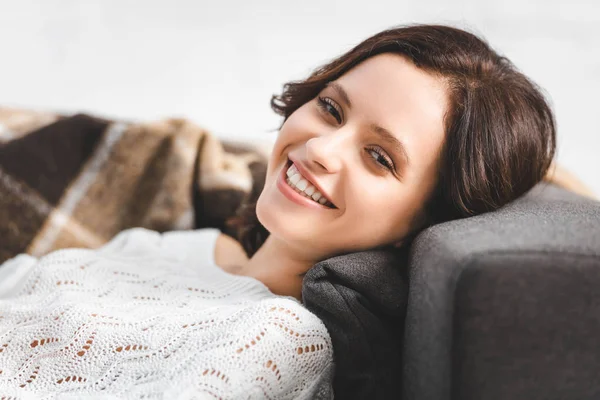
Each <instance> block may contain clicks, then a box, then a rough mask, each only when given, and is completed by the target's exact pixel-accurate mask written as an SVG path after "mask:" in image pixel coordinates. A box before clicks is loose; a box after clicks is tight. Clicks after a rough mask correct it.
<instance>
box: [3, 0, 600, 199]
mask: <svg viewBox="0 0 600 400" xmlns="http://www.w3.org/2000/svg"><path fill="white" fill-rule="evenodd" d="M413 22H421V23H443V24H451V25H453V26H457V27H459V28H462V29H467V30H469V31H471V32H473V33H475V34H477V35H480V36H482V37H483V38H485V39H486V40H487V41H488V42H489V43H490V44H491V45H492V47H493V48H494V49H496V50H497V51H498V52H500V53H501V54H503V55H505V56H507V57H508V58H510V59H511V60H512V61H513V62H514V63H515V64H516V66H517V67H518V68H519V69H520V70H521V71H523V72H524V73H525V74H526V75H528V76H529V77H530V78H532V80H533V81H535V82H536V83H537V84H538V85H540V86H541V87H542V88H543V89H544V92H545V94H546V95H547V97H548V98H549V100H550V103H551V105H552V107H553V109H554V111H555V113H556V118H557V122H558V136H559V139H558V154H557V160H558V162H559V164H562V165H563V166H565V167H566V168H567V169H568V170H570V171H572V172H573V173H575V174H576V175H577V176H578V177H579V178H580V179H581V180H582V181H583V182H584V183H586V184H587V185H589V186H590V187H591V188H592V190H593V191H594V192H595V193H596V194H599V195H600V159H599V158H598V157H597V153H598V151H599V149H600V110H599V108H600V99H599V98H600V1H599V0H572V1H560V0H529V1H523V0H504V1H497V0H449V1H441V0H440V1H437V0H436V1H434V0H420V1H405V0H394V1H391V0H390V1H387V0H369V1H348V0H344V1H337V0H336V1H325V0H302V1H281V0H277V1H276V0H256V1H242V0H239V1H218V2H217V1H198V0H169V1H166V0H145V1H133V0H19V1H15V0H12V1H8V0H0V54H1V55H2V57H1V64H0V71H1V73H0V105H2V106H15V107H28V108H34V109H38V110H48V111H59V112H64V113H68V114H71V113H74V112H87V113H92V114H95V115H98V116H104V117H109V118H125V119H129V120H155V119H160V118H164V117H174V116H176V117H185V118H189V119H191V120H193V121H194V122H195V123H197V124H199V125H201V126H203V127H205V128H207V129H209V130H210V131H211V132H213V133H214V134H216V135H218V136H219V137H223V138H233V139H243V140H254V139H258V140H266V141H271V142H272V141H273V140H274V138H275V136H276V134H277V130H276V129H277V127H278V126H279V124H280V122H281V117H279V116H277V115H276V114H275V113H273V111H272V110H271V108H270V105H269V101H270V99H271V95H273V94H275V93H279V92H280V91H281V88H282V85H283V84H284V83H285V82H288V81H290V80H295V79H302V78H304V77H306V76H307V75H308V74H309V73H310V72H311V71H312V70H313V69H315V68H316V67H318V66H320V65H321V64H323V63H325V62H327V61H329V60H330V59H332V58H334V57H336V56H338V55H340V54H342V53H343V52H345V51H347V50H349V49H350V48H352V47H353V46H354V45H356V44H358V43H359V42H360V41H362V40H363V39H366V38H367V37H368V36H370V35H372V34H374V33H377V32H378V31H380V30H383V29H386V28H390V27H392V26H395V25H400V24H404V23H413Z"/></svg>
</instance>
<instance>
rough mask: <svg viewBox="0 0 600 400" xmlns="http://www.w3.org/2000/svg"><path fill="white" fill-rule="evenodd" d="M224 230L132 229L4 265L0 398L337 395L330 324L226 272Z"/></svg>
mask: <svg viewBox="0 0 600 400" xmlns="http://www.w3.org/2000/svg"><path fill="white" fill-rule="evenodd" d="M219 233H220V232H219V230H218V229H213V228H208V229H201V230H195V231H176V232H167V233H163V234H160V233H158V232H154V231H150V230H146V229H141V228H134V229H129V230H127V231H124V232H122V233H120V234H119V235H117V236H116V237H115V238H114V239H113V240H112V241H111V242H109V243H108V244H106V245H105V246H103V247H102V248H100V249H97V250H91V249H66V250H59V251H55V252H53V253H51V254H49V255H47V256H45V257H42V258H40V259H39V260H38V259H36V258H34V257H31V256H28V255H24V254H21V255H19V256H17V257H15V258H13V259H11V260H9V261H7V262H5V263H4V264H2V265H1V266H0V398H2V396H14V397H15V398H19V399H21V398H36V399H37V398H44V399H46V398H48V399H54V398H60V399H67V398H68V399H78V398H94V399H97V398H110V399H115V398H119V399H120V398H132V399H133V398H153V399H154V398H159V399H160V398H165V399H191V398H194V399H205V398H206V399H208V398H210V399H213V398H224V399H262V398H270V399H292V398H332V391H331V378H332V372H333V351H332V345H331V340H330V337H329V335H328V332H327V330H326V328H325V326H324V324H323V323H322V321H321V320H319V319H318V318H317V317H316V316H315V315H314V314H312V313H311V312H309V311H308V310H307V309H306V308H304V306H303V305H302V304H301V303H300V302H299V301H298V300H296V299H295V298H293V297H288V296H278V295H275V294H273V293H271V292H270V291H269V290H268V289H267V287H266V286H264V285H263V284H262V282H260V281H258V280H256V279H254V278H250V277H244V276H238V275H233V274H230V273H228V272H225V271H224V270H222V269H221V268H219V267H218V266H217V265H216V263H215V261H214V248H215V243H216V239H217V237H218V235H219ZM11 398H12V397H11Z"/></svg>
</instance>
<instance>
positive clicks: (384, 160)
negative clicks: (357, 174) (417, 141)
mask: <svg viewBox="0 0 600 400" xmlns="http://www.w3.org/2000/svg"><path fill="white" fill-rule="evenodd" d="M367 152H368V153H369V154H370V155H371V157H372V158H373V159H374V160H375V163H377V165H378V166H379V167H380V168H385V169H388V170H390V172H391V171H393V170H394V163H393V162H392V160H391V159H390V158H389V157H387V156H386V155H385V153H384V152H383V151H382V150H380V149H379V148H378V147H368V148H367Z"/></svg>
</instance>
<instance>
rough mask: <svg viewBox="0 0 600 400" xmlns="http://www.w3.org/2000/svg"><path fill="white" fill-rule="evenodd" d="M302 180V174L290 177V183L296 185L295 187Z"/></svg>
mask: <svg viewBox="0 0 600 400" xmlns="http://www.w3.org/2000/svg"><path fill="white" fill-rule="evenodd" d="M300 179H302V175H300V174H295V175H292V176H290V181H291V182H292V183H293V184H294V186H295V185H296V184H297V183H298V182H300Z"/></svg>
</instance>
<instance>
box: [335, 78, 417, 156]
mask: <svg viewBox="0 0 600 400" xmlns="http://www.w3.org/2000/svg"><path fill="white" fill-rule="evenodd" d="M326 87H330V88H332V89H333V90H335V92H336V93H337V94H338V96H340V97H341V98H342V101H343V102H344V103H345V104H346V106H347V107H348V109H352V102H351V101H350V96H348V93H347V92H346V90H345V89H344V88H343V87H342V85H340V84H339V83H337V82H328V83H327V85H326ZM369 128H370V129H371V131H372V132H374V133H375V134H377V135H379V137H380V138H381V139H382V140H383V141H385V142H387V143H388V144H389V145H390V146H392V147H393V148H394V151H395V152H396V153H397V154H400V156H401V157H402V158H403V159H404V160H403V161H404V162H405V163H406V165H407V166H410V157H409V156H408V153H407V152H406V147H405V146H404V143H402V141H400V140H399V139H398V138H397V137H396V135H394V134H393V133H392V132H390V131H389V130H387V129H385V128H383V127H381V126H379V125H377V124H371V125H369Z"/></svg>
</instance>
